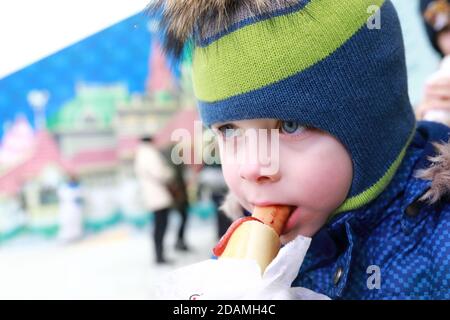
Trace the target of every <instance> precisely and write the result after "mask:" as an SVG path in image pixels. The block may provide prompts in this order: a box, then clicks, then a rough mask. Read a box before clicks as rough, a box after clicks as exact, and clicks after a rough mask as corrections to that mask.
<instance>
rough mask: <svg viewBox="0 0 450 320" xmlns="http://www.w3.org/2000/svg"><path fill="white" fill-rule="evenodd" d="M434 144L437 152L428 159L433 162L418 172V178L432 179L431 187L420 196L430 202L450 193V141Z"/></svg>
mask: <svg viewBox="0 0 450 320" xmlns="http://www.w3.org/2000/svg"><path fill="white" fill-rule="evenodd" d="M433 145H434V147H435V148H436V151H437V154H436V155H435V156H433V157H430V158H429V159H428V160H429V161H430V162H431V165H430V167H428V168H427V169H423V170H419V171H418V172H417V173H416V177H417V178H420V179H424V180H430V181H431V187H430V189H429V190H428V191H427V192H426V193H425V194H424V195H423V196H422V197H421V198H420V200H421V201H427V202H428V203H429V204H433V203H436V202H438V201H439V199H441V198H443V197H445V196H449V195H450V141H449V142H448V143H433Z"/></svg>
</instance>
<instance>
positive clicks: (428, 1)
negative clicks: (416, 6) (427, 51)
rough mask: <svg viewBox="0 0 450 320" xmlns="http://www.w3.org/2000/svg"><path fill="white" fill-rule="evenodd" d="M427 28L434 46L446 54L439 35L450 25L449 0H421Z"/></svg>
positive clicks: (439, 51)
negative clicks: (442, 48)
mask: <svg viewBox="0 0 450 320" xmlns="http://www.w3.org/2000/svg"><path fill="white" fill-rule="evenodd" d="M420 11H421V13H422V17H423V21H424V24H425V30H426V31H427V35H428V38H429V39H430V42H431V45H432V46H433V48H434V49H435V50H436V51H437V52H438V53H439V54H440V55H442V56H443V55H444V54H443V53H442V51H441V49H440V48H439V46H438V44H437V35H438V33H439V32H441V31H442V30H444V29H445V28H447V27H448V26H449V25H450V2H449V1H448V0H420Z"/></svg>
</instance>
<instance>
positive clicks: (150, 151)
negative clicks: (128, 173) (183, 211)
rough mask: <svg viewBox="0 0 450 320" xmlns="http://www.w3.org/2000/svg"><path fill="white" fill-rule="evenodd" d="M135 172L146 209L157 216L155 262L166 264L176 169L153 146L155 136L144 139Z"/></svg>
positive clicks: (154, 237)
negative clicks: (167, 237) (170, 184)
mask: <svg viewBox="0 0 450 320" xmlns="http://www.w3.org/2000/svg"><path fill="white" fill-rule="evenodd" d="M135 173H136V177H137V179H138V181H139V185H140V189H141V196H142V197H143V203H144V206H145V209H146V210H148V211H149V212H153V214H154V217H155V223H154V229H153V240H154V245H155V253H156V263H157V264H167V263H170V262H169V261H168V260H166V258H165V255H164V236H165V233H166V229H167V222H168V215H169V212H170V210H171V207H172V204H173V197H172V195H171V194H170V192H169V190H168V188H167V184H168V183H169V182H170V181H171V180H172V179H173V178H174V172H173V170H172V169H171V168H170V166H169V165H168V164H167V163H166V161H165V159H164V157H163V155H162V154H161V152H160V151H159V150H158V149H157V148H156V147H155V146H154V144H153V138H152V137H150V136H145V137H142V138H141V142H140V145H139V147H138V150H137V153H136V159H135Z"/></svg>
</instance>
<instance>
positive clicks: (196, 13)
mask: <svg viewBox="0 0 450 320" xmlns="http://www.w3.org/2000/svg"><path fill="white" fill-rule="evenodd" d="M295 2H298V0H295V1H294V0H153V1H152V2H151V3H150V4H149V5H148V6H147V10H146V11H147V13H148V14H149V15H150V16H158V15H161V21H160V31H162V33H163V35H164V36H163V38H164V40H163V44H164V50H165V51H166V53H169V54H171V55H173V56H175V57H176V58H177V57H179V56H180V55H181V53H182V51H183V48H184V45H185V43H186V42H187V41H188V39H189V38H191V37H192V35H193V34H194V31H195V32H198V36H199V37H200V38H203V36H204V34H205V33H206V32H208V33H211V32H214V31H217V32H218V31H219V30H223V29H226V28H227V26H228V25H229V23H230V21H231V19H232V18H233V17H234V15H235V14H236V12H237V11H238V10H239V9H242V8H245V10H246V12H248V13H250V14H252V15H257V14H260V13H263V12H266V11H269V9H270V8H272V7H273V6H274V5H278V6H279V5H281V3H285V4H286V3H291V4H292V3H295Z"/></svg>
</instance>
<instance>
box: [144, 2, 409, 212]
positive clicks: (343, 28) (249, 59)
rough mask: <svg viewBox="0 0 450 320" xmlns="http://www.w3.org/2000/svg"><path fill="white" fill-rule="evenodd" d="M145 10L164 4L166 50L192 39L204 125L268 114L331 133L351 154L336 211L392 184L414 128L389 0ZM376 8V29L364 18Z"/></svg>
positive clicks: (172, 4)
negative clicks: (348, 179) (349, 176)
mask: <svg viewBox="0 0 450 320" xmlns="http://www.w3.org/2000/svg"><path fill="white" fill-rule="evenodd" d="M374 6H376V7H374ZM374 8H375V9H377V10H375V11H374ZM150 9H151V10H162V27H163V30H164V32H165V35H166V37H165V39H166V44H165V47H166V50H167V51H168V52H169V53H171V54H175V55H177V54H179V53H180V52H181V51H182V47H183V45H184V44H185V43H186V42H187V41H188V40H189V39H192V40H193V42H194V48H193V50H194V52H193V81H194V89H195V93H196V97H197V99H198V107H199V110H200V114H201V117H202V120H203V122H204V123H205V124H206V125H207V126H210V125H212V124H214V123H218V122H229V121H234V120H244V119H258V118H273V119H279V120H284V121H296V122H298V123H300V124H302V125H305V126H310V127H314V128H318V129H321V130H324V131H326V132H329V133H330V134H332V135H333V136H335V137H336V138H338V139H339V140H340V141H341V142H342V143H343V144H344V145H345V146H346V148H347V150H348V151H349V153H350V155H351V158H352V161H353V181H352V186H351V190H350V192H349V194H348V197H347V200H346V201H345V202H344V204H343V205H342V206H341V207H340V208H339V209H338V211H339V212H341V211H347V210H351V209H356V208H359V207H361V206H363V205H365V204H367V203H369V202H370V201H372V200H373V199H375V198H376V197H377V196H378V195H379V194H380V193H381V192H382V191H383V190H384V189H385V187H386V186H387V185H388V184H389V182H390V181H391V179H392V177H393V175H394V173H395V172H396V170H397V168H398V167H399V165H400V163H401V161H402V158H403V157H404V155H405V152H406V148H407V146H408V144H409V142H410V140H411V138H412V135H413V133H414V131H415V117H414V114H413V111H412V108H411V104H410V101H409V98H408V88H407V77H406V65H405V57H404V47H403V39H402V33H401V28H400V24H399V21H398V17H397V14H396V11H395V9H394V7H393V5H392V3H391V1H388V0H386V1H384V0H339V1H336V0H295V1H294V0H290V1H288V0H284V1H283V0H165V1H163V0H159V1H156V3H154V4H153V6H152V7H151V8H150ZM374 14H375V15H376V16H378V17H379V18H380V23H381V26H380V28H376V25H375V28H371V27H369V25H370V26H374V25H373V24H372V23H373V22H374V21H375V20H373V19H372V18H373V17H372V15H374Z"/></svg>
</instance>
